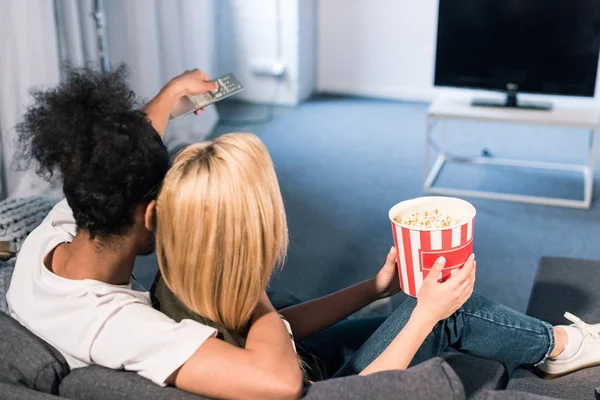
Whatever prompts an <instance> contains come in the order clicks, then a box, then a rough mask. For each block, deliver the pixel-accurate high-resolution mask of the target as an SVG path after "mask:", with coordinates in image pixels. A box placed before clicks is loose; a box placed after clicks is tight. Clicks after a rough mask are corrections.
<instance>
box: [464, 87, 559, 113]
mask: <svg viewBox="0 0 600 400" xmlns="http://www.w3.org/2000/svg"><path fill="white" fill-rule="evenodd" d="M505 93H506V99H505V100H504V101H502V100H494V99H473V101H472V102H471V105H473V106H475V107H507V108H521V109H523V110H539V111H549V110H552V103H550V102H544V101H519V100H518V98H517V92H514V91H507V92H505Z"/></svg>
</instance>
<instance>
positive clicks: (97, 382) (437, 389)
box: [59, 358, 465, 400]
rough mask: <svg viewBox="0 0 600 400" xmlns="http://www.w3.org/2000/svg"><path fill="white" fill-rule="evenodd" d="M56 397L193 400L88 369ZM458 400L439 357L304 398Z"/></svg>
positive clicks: (339, 382)
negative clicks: (403, 369)
mask: <svg viewBox="0 0 600 400" xmlns="http://www.w3.org/2000/svg"><path fill="white" fill-rule="evenodd" d="M59 392H60V395H61V396H63V397H67V398H73V399H79V400H100V399H102V400H117V399H118V400H128V399H131V400H139V399H149V400H167V399H169V400H170V399H173V400H199V399H205V397H202V396H196V395H193V394H190V393H186V392H184V391H181V390H178V389H175V388H172V387H165V388H161V387H159V386H157V385H155V384H154V383H152V382H150V381H149V380H147V379H144V378H142V377H141V376H139V375H137V374H136V373H133V372H126V371H114V370H110V369H107V368H103V367H99V366H93V367H86V368H78V369H75V370H73V371H72V372H71V373H70V374H69V375H68V376H67V377H66V378H65V379H64V380H63V381H62V383H61V385H60V389H59ZM400 394H401V396H402V397H403V398H410V399H415V400H420V399H423V400H425V399H427V400H429V399H449V400H450V399H464V396H465V395H464V390H463V387H462V384H461V383H460V379H458V376H456V374H455V373H454V371H453V370H452V368H450V366H449V365H448V364H447V363H446V362H444V361H443V360H442V359H441V358H435V359H433V360H430V361H427V362H425V363H422V364H420V365H418V366H416V367H414V368H411V369H409V370H407V371H387V372H380V373H378V374H373V375H369V376H365V377H362V376H349V377H345V378H337V379H330V380H327V381H323V382H317V383H315V384H314V385H312V386H311V387H310V388H309V390H308V392H307V394H306V395H305V397H304V398H305V399H310V400H336V399H349V400H352V399H356V400H358V399H360V400H363V399H381V400H387V399H394V400H395V399H398V398H399V395H400Z"/></svg>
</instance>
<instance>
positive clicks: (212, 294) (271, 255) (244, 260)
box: [156, 133, 288, 332]
mask: <svg viewBox="0 0 600 400" xmlns="http://www.w3.org/2000/svg"><path fill="white" fill-rule="evenodd" d="M156 208H157V218H156V221H157V225H156V232H157V233H156V251H157V255H158V261H159V265H160V271H161V273H162V276H163V279H164V281H165V283H166V285H167V286H168V287H169V289H170V290H171V291H172V292H173V293H174V294H175V295H176V296H177V298H178V299H179V300H180V301H181V302H182V303H183V304H184V305H185V306H186V307H187V308H189V309H190V310H191V311H193V312H195V313H197V314H200V315H201V316H203V317H206V318H208V319H210V320H211V321H213V322H215V323H217V324H219V325H221V326H223V327H225V328H226V329H229V330H231V331H234V332H242V331H243V330H244V328H245V327H246V325H247V323H248V321H249V319H250V317H251V316H252V313H253V311H254V309H255V307H256V304H257V303H258V300H259V297H260V295H261V293H262V292H263V291H264V290H265V289H266V287H267V285H268V282H269V279H270V277H271V274H272V273H273V270H274V269H275V268H276V267H278V266H280V265H281V264H282V263H283V260H284V258H285V255H286V252H287V246H288V230H287V222H286V217H285V210H284V207H283V200H282V198H281V192H280V189H279V184H278V182H277V177H276V175H275V170H274V167H273V162H272V161H271V157H270V156H269V153H268V151H267V149H266V148H265V146H264V145H263V143H262V142H261V141H260V139H258V137H256V136H255V135H252V134H242V133H236V134H227V135H223V136H221V137H219V138H218V139H216V140H215V141H212V142H202V143H198V144H194V145H191V146H189V147H188V148H186V149H185V150H184V151H183V152H182V153H181V154H179V155H178V156H177V158H176V159H175V162H174V164H173V166H172V167H171V169H170V170H169V172H168V173H167V176H166V178H165V180H164V183H163V187H162V189H161V191H160V194H159V196H158V200H157V207H156Z"/></svg>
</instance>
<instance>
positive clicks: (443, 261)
mask: <svg viewBox="0 0 600 400" xmlns="http://www.w3.org/2000/svg"><path fill="white" fill-rule="evenodd" d="M438 260H439V262H441V263H442V264H446V257H444V256H442V257H440V258H438Z"/></svg>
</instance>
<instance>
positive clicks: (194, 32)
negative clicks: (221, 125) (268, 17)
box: [0, 0, 218, 198]
mask: <svg viewBox="0 0 600 400" xmlns="http://www.w3.org/2000/svg"><path fill="white" fill-rule="evenodd" d="M214 1H215V0H127V1H121V0H104V8H105V23H106V32H107V47H108V55H109V60H110V63H111V64H113V65H115V64H117V63H120V62H125V63H126V64H128V65H129V67H130V70H131V75H130V84H131V87H132V89H133V91H134V92H135V93H136V94H137V95H138V97H140V98H141V99H145V100H148V99H150V98H151V97H152V96H154V95H155V94H156V93H157V92H158V91H159V89H160V88H161V87H162V85H164V84H165V83H166V82H167V81H168V80H169V79H170V78H172V77H174V76H175V75H178V74H180V73H182V72H183V71H184V70H186V69H193V68H201V69H203V70H204V71H206V72H207V73H208V74H209V75H211V76H213V75H214V72H215V68H214V67H215V65H214V64H215V62H216V61H215V60H216V56H215V51H216V48H215V36H216V34H215V21H216V11H215V4H214ZM0 6H1V7H2V8H1V9H0V59H2V63H0V87H1V88H2V90H0V132H1V134H2V135H1V138H2V141H1V143H0V144H1V145H2V155H3V158H2V163H0V164H1V165H0V168H1V169H2V172H3V175H2V176H3V179H2V191H1V192H0V198H4V197H17V196H19V197H20V196H29V195H36V194H40V193H42V192H46V191H48V190H49V187H48V185H47V184H45V183H44V182H42V181H41V180H40V179H39V178H37V177H36V176H35V174H33V173H32V172H27V173H20V172H17V171H15V170H14V168H13V154H14V141H15V135H14V129H13V128H14V126H15V125H16V124H17V123H18V121H19V118H20V117H21V116H22V114H23V111H24V110H25V107H26V106H27V102H28V100H29V98H28V91H29V90H30V89H31V88H32V87H39V86H53V85H56V84H57V83H58V82H59V80H60V68H59V65H60V64H62V63H64V62H69V63H71V64H73V65H82V64H84V63H93V64H94V65H99V56H98V43H97V38H96V26H95V21H94V18H93V17H92V12H93V9H94V1H93V0H54V1H52V0H27V1H22V0H20V1H14V0H0ZM217 121H218V114H217V111H216V108H215V107H209V108H208V109H207V110H206V111H204V112H202V113H201V114H200V116H197V117H194V116H188V117H183V118H180V119H178V120H176V121H173V122H172V123H170V124H169V126H168V128H167V134H166V135H165V141H166V144H167V147H168V148H170V149H176V148H180V147H181V146H183V145H186V144H189V143H194V142H197V141H200V140H202V139H204V138H205V137H206V136H208V135H209V134H210V132H211V131H212V129H213V128H214V126H215V124H216V123H217Z"/></svg>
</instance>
